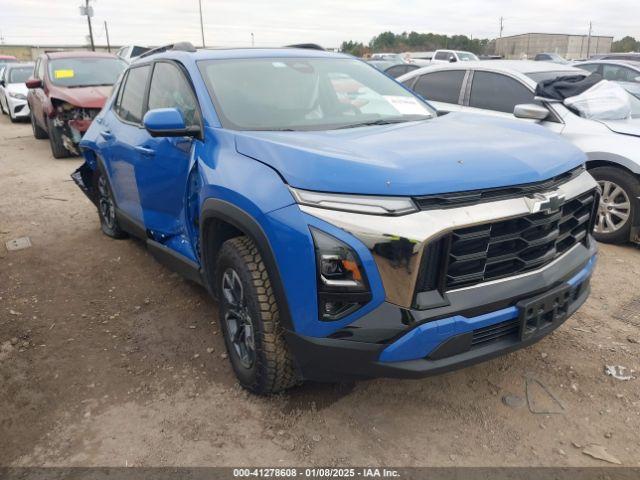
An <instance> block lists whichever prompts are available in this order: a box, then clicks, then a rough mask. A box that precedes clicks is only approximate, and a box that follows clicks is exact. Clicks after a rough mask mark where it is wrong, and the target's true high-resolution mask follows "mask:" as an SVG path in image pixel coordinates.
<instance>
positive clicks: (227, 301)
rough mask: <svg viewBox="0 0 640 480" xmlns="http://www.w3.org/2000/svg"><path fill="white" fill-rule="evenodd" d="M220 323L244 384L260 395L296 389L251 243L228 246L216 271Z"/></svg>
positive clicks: (266, 280)
mask: <svg viewBox="0 0 640 480" xmlns="http://www.w3.org/2000/svg"><path fill="white" fill-rule="evenodd" d="M216 290H217V294H218V298H219V321H220V324H221V327H222V331H223V334H224V340H225V345H226V347H227V351H228V352H229V357H230V360H231V365H232V367H233V370H234V372H235V374H236V377H237V378H238V381H239V382H240V384H241V385H242V386H243V387H244V388H246V389H247V390H249V391H251V392H253V393H257V394H260V395H266V394H270V393H277V392H280V391H282V390H285V389H287V388H289V387H292V386H293V385H295V384H296V383H298V381H299V380H298V375H297V374H296V370H295V367H294V364H293V360H292V358H291V355H290V353H289V350H288V348H287V345H286V343H285V340H284V335H283V331H282V327H281V325H280V311H279V308H278V303H277V301H276V298H275V295H274V293H273V288H272V286H271V280H270V278H269V272H268V271H267V268H266V266H265V264H264V262H263V261H262V257H261V255H260V252H259V251H258V248H257V247H256V245H255V244H254V243H253V241H252V240H251V239H249V238H248V237H236V238H232V239H230V240H227V241H226V242H225V243H224V244H223V245H222V248H221V250H220V254H219V255H218V260H217V265H216Z"/></svg>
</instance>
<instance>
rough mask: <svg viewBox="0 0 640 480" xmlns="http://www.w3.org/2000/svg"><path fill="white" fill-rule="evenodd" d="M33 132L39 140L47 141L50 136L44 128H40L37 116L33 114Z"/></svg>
mask: <svg viewBox="0 0 640 480" xmlns="http://www.w3.org/2000/svg"><path fill="white" fill-rule="evenodd" d="M31 130H32V131H33V136H34V137H35V138H36V139H37V140H45V139H47V138H49V135H47V132H46V130H44V129H43V128H42V127H40V125H38V122H37V121H36V117H35V115H33V113H32V114H31Z"/></svg>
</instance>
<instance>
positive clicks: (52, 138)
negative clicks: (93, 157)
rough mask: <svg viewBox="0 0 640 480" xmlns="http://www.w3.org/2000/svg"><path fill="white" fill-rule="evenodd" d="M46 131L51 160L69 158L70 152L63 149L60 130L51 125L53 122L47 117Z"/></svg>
mask: <svg viewBox="0 0 640 480" xmlns="http://www.w3.org/2000/svg"><path fill="white" fill-rule="evenodd" d="M47 130H48V131H49V144H50V145H51V154H52V155H53V158H67V157H70V156H71V152H70V151H69V150H67V149H66V148H65V146H64V143H63V142H62V133H61V132H60V129H59V128H58V127H56V126H55V125H54V124H53V121H52V120H51V119H50V118H49V117H47Z"/></svg>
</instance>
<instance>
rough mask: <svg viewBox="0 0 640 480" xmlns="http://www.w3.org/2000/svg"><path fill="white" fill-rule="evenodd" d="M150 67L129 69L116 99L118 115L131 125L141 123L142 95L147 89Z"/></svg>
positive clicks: (142, 112)
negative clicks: (131, 123)
mask: <svg viewBox="0 0 640 480" xmlns="http://www.w3.org/2000/svg"><path fill="white" fill-rule="evenodd" d="M150 70H151V66H150V65H144V66H142V67H136V68H131V69H130V70H129V73H128V74H127V78H126V81H125V82H124V88H123V89H122V93H121V94H120V98H118V102H117V107H118V110H117V111H118V115H120V117H121V118H122V119H123V120H126V121H128V122H133V123H142V115H143V114H144V94H145V90H146V88H147V78H148V77H149V71H150Z"/></svg>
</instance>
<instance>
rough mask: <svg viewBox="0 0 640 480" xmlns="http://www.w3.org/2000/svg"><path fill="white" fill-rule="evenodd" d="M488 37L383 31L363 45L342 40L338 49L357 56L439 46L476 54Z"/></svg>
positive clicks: (431, 48) (485, 45)
mask: <svg viewBox="0 0 640 480" xmlns="http://www.w3.org/2000/svg"><path fill="white" fill-rule="evenodd" d="M491 43H492V42H491V40H489V39H488V38H470V37H467V36H466V35H452V36H449V35H439V34H437V33H418V32H402V33H400V34H396V33H393V32H383V33H381V34H379V35H376V36H375V37H373V38H372V39H371V41H370V42H369V43H368V44H367V45H365V44H364V43H362V42H354V41H353V40H348V41H345V42H342V45H341V47H340V49H341V50H342V51H343V52H346V53H350V54H351V55H355V56H357V57H362V56H363V55H365V54H367V53H372V52H408V51H413V52H417V51H433V50H437V49H439V48H451V49H454V50H466V51H468V52H473V53H476V54H480V53H486V51H487V47H488V46H489V45H490V44H491Z"/></svg>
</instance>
